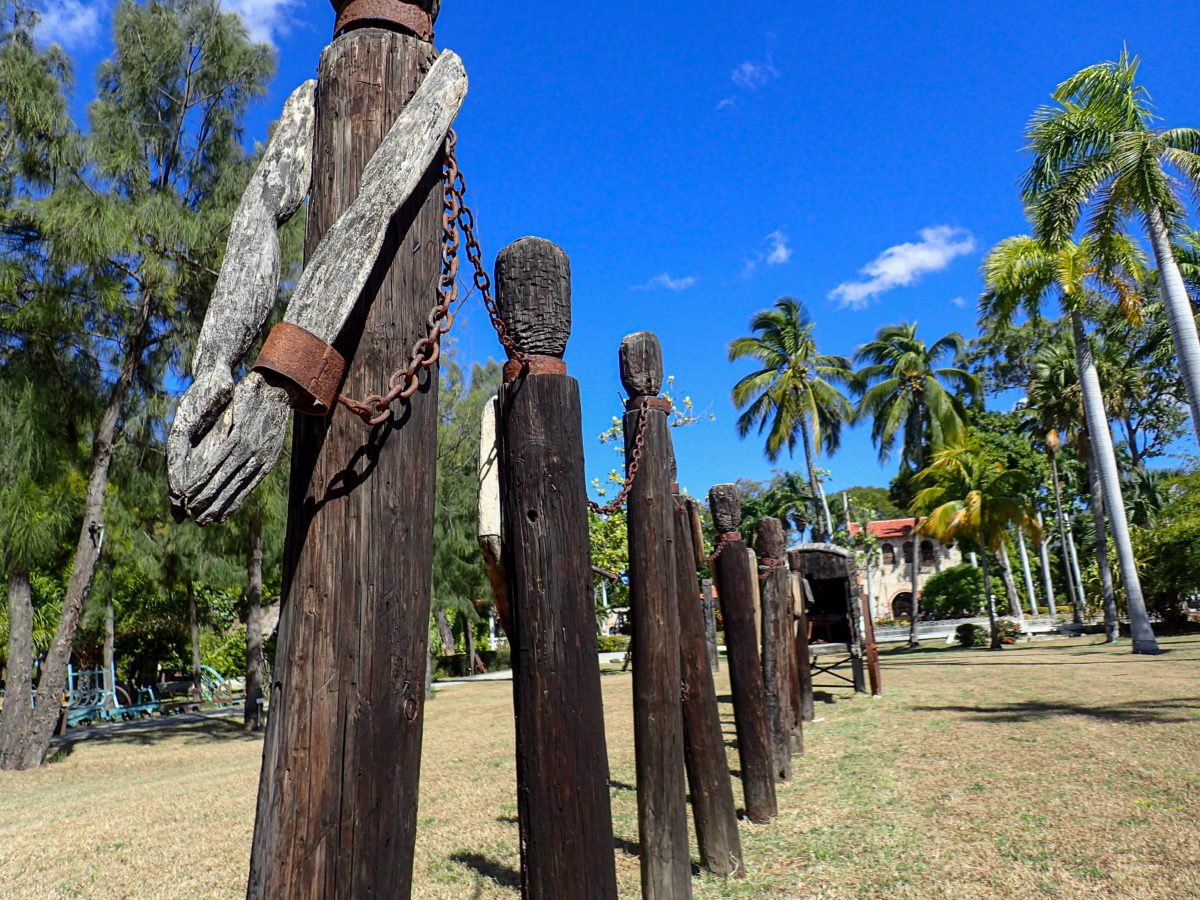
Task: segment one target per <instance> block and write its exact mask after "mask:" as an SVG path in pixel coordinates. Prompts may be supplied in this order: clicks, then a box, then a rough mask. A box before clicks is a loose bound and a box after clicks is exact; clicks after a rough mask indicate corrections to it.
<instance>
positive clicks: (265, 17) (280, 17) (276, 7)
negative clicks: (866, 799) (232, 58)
mask: <svg viewBox="0 0 1200 900" xmlns="http://www.w3.org/2000/svg"><path fill="white" fill-rule="evenodd" d="M297 3H298V0H221V6H223V7H224V8H225V9H227V10H229V11H230V12H235V13H237V14H238V15H239V16H241V17H242V22H243V23H244V24H245V26H246V30H247V31H248V32H250V39H251V40H252V41H256V42H258V43H263V44H272V45H274V43H275V39H276V38H278V37H279V36H280V35H283V34H286V33H287V32H288V30H289V28H290V25H291V19H292V16H291V14H290V13H289V12H288V10H289V8H290V7H293V6H296V5H297Z"/></svg>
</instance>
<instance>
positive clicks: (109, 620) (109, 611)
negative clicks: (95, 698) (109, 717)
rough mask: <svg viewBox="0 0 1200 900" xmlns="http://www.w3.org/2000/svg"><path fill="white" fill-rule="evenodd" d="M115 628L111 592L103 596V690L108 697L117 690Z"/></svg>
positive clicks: (113, 695)
mask: <svg viewBox="0 0 1200 900" xmlns="http://www.w3.org/2000/svg"><path fill="white" fill-rule="evenodd" d="M115 644H116V628H115V626H114V623H113V600H112V594H109V595H108V596H107V597H105V598H104V650H103V654H104V655H103V659H104V690H106V691H107V692H108V695H109V696H110V697H115V696H116V692H117V671H116V667H115V660H114V655H115V649H116V648H115V646H114V645H115Z"/></svg>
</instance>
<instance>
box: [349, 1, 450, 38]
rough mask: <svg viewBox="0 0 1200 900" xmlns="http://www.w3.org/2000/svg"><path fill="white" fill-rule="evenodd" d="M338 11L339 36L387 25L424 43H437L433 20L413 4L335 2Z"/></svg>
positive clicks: (426, 12) (402, 2)
mask: <svg viewBox="0 0 1200 900" xmlns="http://www.w3.org/2000/svg"><path fill="white" fill-rule="evenodd" d="M333 7H334V9H335V10H337V22H336V23H335V24H334V26H333V33H334V34H335V35H338V34H341V33H342V32H343V31H345V30H346V29H347V28H350V27H351V26H354V25H358V26H362V25H367V24H370V23H371V22H385V23H387V24H389V25H396V26H398V27H400V28H403V29H404V30H405V31H407V32H410V33H411V34H413V35H414V36H416V37H418V38H420V39H421V40H423V41H432V40H433V16H431V15H430V14H429V12H428V11H427V10H426V9H424V8H423V7H422V5H421V4H419V3H413V2H411V0H333Z"/></svg>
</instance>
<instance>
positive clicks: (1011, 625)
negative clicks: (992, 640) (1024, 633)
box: [996, 618, 1021, 644]
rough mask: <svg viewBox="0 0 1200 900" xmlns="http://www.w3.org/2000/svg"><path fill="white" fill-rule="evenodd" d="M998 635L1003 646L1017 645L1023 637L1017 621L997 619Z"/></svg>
mask: <svg viewBox="0 0 1200 900" xmlns="http://www.w3.org/2000/svg"><path fill="white" fill-rule="evenodd" d="M996 634H997V635H998V637H999V639H1000V643H1001V644H1015V643H1016V642H1017V638H1019V637H1020V636H1021V628H1020V626H1019V625H1018V624H1017V621H1016V619H1009V618H1003V619H997V620H996Z"/></svg>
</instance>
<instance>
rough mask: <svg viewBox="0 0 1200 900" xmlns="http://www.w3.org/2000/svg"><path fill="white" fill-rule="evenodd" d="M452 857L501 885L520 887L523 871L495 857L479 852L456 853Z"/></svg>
mask: <svg viewBox="0 0 1200 900" xmlns="http://www.w3.org/2000/svg"><path fill="white" fill-rule="evenodd" d="M450 859H451V860H453V861H454V862H456V863H459V864H460V865H463V866H466V867H467V868H468V869H473V870H474V871H476V872H478V873H479V874H480V875H482V876H483V877H484V878H490V879H491V880H492V881H494V882H496V884H498V885H500V886H501V887H506V888H514V889H519V888H520V887H521V873H520V872H518V871H517V870H516V869H514V868H512V867H511V866H506V865H504V864H503V863H501V862H497V861H496V860H494V859H488V858H487V857H486V856H480V855H479V854H478V853H465V852H464V853H454V854H452V855H451V856H450Z"/></svg>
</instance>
